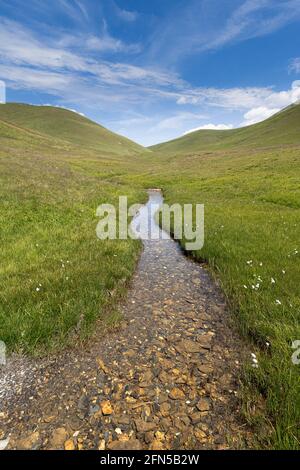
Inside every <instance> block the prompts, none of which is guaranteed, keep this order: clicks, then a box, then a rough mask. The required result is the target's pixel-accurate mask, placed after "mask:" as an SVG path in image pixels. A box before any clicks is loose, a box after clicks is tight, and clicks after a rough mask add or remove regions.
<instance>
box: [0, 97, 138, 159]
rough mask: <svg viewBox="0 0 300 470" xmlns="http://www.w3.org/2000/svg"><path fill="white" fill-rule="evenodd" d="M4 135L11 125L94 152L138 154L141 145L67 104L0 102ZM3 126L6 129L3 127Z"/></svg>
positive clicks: (61, 143)
mask: <svg viewBox="0 0 300 470" xmlns="http://www.w3.org/2000/svg"><path fill="white" fill-rule="evenodd" d="M0 126H1V128H0V129H2V132H1V136H3V135H5V133H6V134H7V132H8V128H13V129H14V130H19V131H20V132H21V133H22V134H23V136H24V135H25V134H26V135H28V136H31V137H32V138H35V139H37V140H38V141H39V142H42V141H45V140H46V141H48V144H49V142H50V140H53V139H54V140H55V142H56V144H57V145H62V146H63V145H66V146H69V145H72V146H75V147H76V146H77V147H81V148H85V149H86V150H89V151H93V152H101V153H106V154H110V155H111V154H115V155H121V154H122V155H123V156H124V155H137V154H140V153H142V152H145V149H144V148H143V147H141V146H140V145H138V144H136V143H134V142H132V141H131V140H129V139H126V138H125V137H122V136H120V135H118V134H115V133H114V132H111V131H109V130H108V129H106V128H105V127H103V126H100V125H99V124H97V123H95V122H93V121H91V120H89V119H87V118H85V117H83V116H81V115H79V114H78V113H76V112H72V111H69V110H67V109H64V108H57V107H52V106H32V105H27V104H18V103H8V104H1V105H0ZM4 128H5V129H6V130H4Z"/></svg>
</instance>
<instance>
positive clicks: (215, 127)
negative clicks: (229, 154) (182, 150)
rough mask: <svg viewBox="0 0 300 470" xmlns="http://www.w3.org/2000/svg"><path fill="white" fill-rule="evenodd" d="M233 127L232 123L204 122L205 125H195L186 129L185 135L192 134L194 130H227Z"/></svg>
mask: <svg viewBox="0 0 300 470" xmlns="http://www.w3.org/2000/svg"><path fill="white" fill-rule="evenodd" d="M232 128H233V125H232V124H204V125H203V126H199V127H195V128H194V129H189V130H188V131H185V132H184V133H183V135H187V134H191V133H192V132H196V131H200V130H214V131H225V130H229V129H232Z"/></svg>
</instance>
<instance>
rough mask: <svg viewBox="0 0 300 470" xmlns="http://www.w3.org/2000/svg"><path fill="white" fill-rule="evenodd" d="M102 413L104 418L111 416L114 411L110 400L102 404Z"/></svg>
mask: <svg viewBox="0 0 300 470" xmlns="http://www.w3.org/2000/svg"><path fill="white" fill-rule="evenodd" d="M100 407H101V411H102V413H103V415H104V416H109V415H111V414H112V413H113V412H114V410H113V407H112V405H111V403H110V401H109V400H104V401H102V402H101V403H100Z"/></svg>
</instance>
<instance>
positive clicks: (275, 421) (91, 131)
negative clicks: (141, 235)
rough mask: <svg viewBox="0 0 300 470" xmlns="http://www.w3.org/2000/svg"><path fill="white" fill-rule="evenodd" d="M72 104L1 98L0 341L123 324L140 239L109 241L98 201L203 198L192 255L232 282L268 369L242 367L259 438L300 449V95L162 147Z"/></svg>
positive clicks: (17, 344)
mask: <svg viewBox="0 0 300 470" xmlns="http://www.w3.org/2000/svg"><path fill="white" fill-rule="evenodd" d="M31 113H32V117H31ZM39 113H41V114H39ZM52 113H54V114H52ZM61 113H63V114H61ZM65 113H66V114H64V111H63V110H57V109H54V110H53V109H52V108H44V107H40V108H39V107H37V108H33V107H24V115H22V106H21V105H5V106H0V142H1V147H0V174H1V187H0V197H1V212H0V223H1V240H0V241H1V245H0V255H1V268H0V269H1V279H2V282H1V292H0V296H1V297H0V299H1V310H0V330H1V331H0V337H1V339H4V341H6V343H7V344H8V345H9V347H10V349H17V350H18V349H22V350H24V351H26V352H29V353H34V352H36V351H38V352H41V351H44V350H49V349H50V348H53V347H57V346H63V345H65V344H68V343H69V342H70V340H72V338H73V333H74V331H75V332H76V331H77V330H80V332H81V334H82V335H83V336H85V335H86V334H88V333H89V332H90V331H91V328H92V326H93V324H94V322H95V321H96V320H97V318H101V319H102V320H103V321H104V322H105V323H106V324H107V325H110V324H114V322H115V319H116V318H118V315H117V313H116V308H117V301H118V299H119V298H120V296H122V295H124V294H125V292H126V285H127V283H128V280H129V279H130V277H131V275H132V273H133V270H134V268H135V263H136V260H137V257H138V253H139V249H140V244H139V243H138V242H134V241H130V240H128V241H121V242H119V241H111V242H101V241H97V238H96V236H95V228H96V224H97V218H96V217H95V211H96V208H97V206H98V205H99V204H100V203H101V202H112V203H113V202H116V201H117V197H118V195H126V194H127V195H128V196H129V199H130V202H140V201H142V200H144V199H145V197H146V194H145V192H144V189H145V188H147V187H161V188H162V189H163V191H164V194H165V198H166V202H169V203H174V202H178V203H191V202H193V203H204V204H205V245H204V248H203V249H202V250H200V251H197V252H195V253H194V256H195V257H196V258H197V259H205V260H207V262H208V263H209V266H210V269H211V271H212V273H213V275H215V276H216V277H217V278H218V279H219V280H220V282H221V285H222V288H223V290H224V293H225V295H226V297H227V299H228V303H229V306H230V309H231V311H232V313H233V315H234V318H235V319H236V325H237V327H238V328H239V331H240V332H241V334H242V335H243V336H244V338H245V339H246V340H247V341H248V342H249V345H250V346H249V351H252V352H255V353H256V354H257V357H258V362H259V367H258V368H257V369H254V368H252V367H251V359H250V354H249V364H248V365H246V366H245V368H244V393H243V399H244V401H243V403H244V410H245V414H246V416H247V418H248V420H249V422H250V423H253V424H254V425H255V429H256V432H257V435H258V437H259V439H260V446H269V447H271V448H281V449H294V448H299V447H300V446H299V440H300V436H299V422H300V389H299V372H300V371H299V366H297V365H293V364H292V361H291V356H292V353H293V350H292V348H291V343H292V341H294V340H297V339H300V327H299V325H300V322H299V320H300V297H299V285H300V270H299V265H300V255H299V253H300V246H299V239H300V237H299V235H300V233H299V218H300V186H299V179H300V105H299V106H294V107H291V108H289V109H287V110H286V111H284V112H282V113H279V114H278V115H276V116H274V117H272V118H270V119H269V120H267V121H265V122H263V123H260V124H257V125H255V126H251V127H248V128H245V129H238V130H234V131H224V132H222V131H199V132H195V133H193V134H190V135H188V136H186V137H184V138H182V139H178V140H175V141H172V142H170V143H166V144H160V145H159V146H155V147H154V148H152V152H149V151H143V149H141V147H139V146H137V145H136V144H134V143H130V142H129V143H128V141H127V140H126V139H125V140H124V141H122V142H124V147H125V148H124V149H122V150H121V149H120V147H121V146H120V145H119V144H118V142H119V139H120V137H119V136H116V135H114V134H112V133H109V132H108V131H106V130H105V129H104V128H102V127H99V129H98V127H95V126H96V125H94V124H92V123H91V124H90V121H87V120H85V119H84V118H82V117H80V116H78V115H76V114H72V113H70V114H69V112H67V111H66V112H65ZM53 115H55V120H57V119H60V121H59V124H57V122H58V121H57V122H56V123H53ZM39 116H40V119H39V118H38V117H39ZM74 126H75V127H74ZM89 126H91V127H89ZM87 129H88V130H87ZM106 133H108V134H106ZM182 243H183V244H184V241H183V242H182ZM67 261H69V263H67ZM62 265H64V267H63V266H62ZM67 278H68V279H67ZM259 279H261V280H259ZM272 279H274V280H275V283H274V282H272ZM39 284H42V286H41V288H40V291H39V292H37V291H36V288H37V287H39ZM257 284H259V287H258V288H252V286H256V285H257ZM245 286H246V288H245ZM276 301H279V302H280V303H279V302H276ZM107 312H111V314H109V313H107ZM267 343H268V344H269V346H268V345H267ZM261 403H263V406H260V404H261ZM258 405H259V406H258ZM270 430H271V432H270Z"/></svg>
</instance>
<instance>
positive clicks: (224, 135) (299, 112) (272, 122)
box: [150, 105, 300, 158]
mask: <svg viewBox="0 0 300 470" xmlns="http://www.w3.org/2000/svg"><path fill="white" fill-rule="evenodd" d="M299 128H300V105H292V106H290V107H289V108H286V109H285V110H284V111H281V112H279V113H277V114H276V115H274V116H272V117H271V118H269V119H267V120H266V121H263V122H260V123H258V124H254V125H252V126H248V127H242V128H240V129H232V130H225V131H215V130H200V131H195V132H192V133H190V134H187V135H185V136H183V137H180V138H178V139H175V140H171V141H169V142H165V143H163V144H158V145H154V146H152V147H150V148H151V149H152V150H154V151H159V152H160V153H162V154H164V155H167V154H169V155H171V154H176V155H179V154H181V155H187V154H189V153H192V152H198V151H199V150H206V151H208V150H210V151H216V150H220V149H221V150H224V149H239V148H241V147H248V148H249V149H251V148H253V147H258V146H259V147H270V146H273V147H274V146H276V147H282V146H285V145H291V144H296V145H297V144H299ZM208 158H209V155H208Z"/></svg>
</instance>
